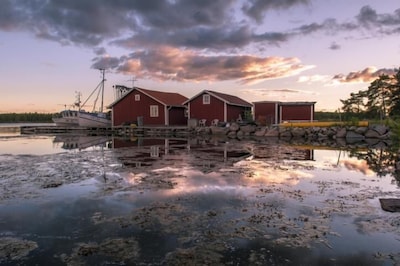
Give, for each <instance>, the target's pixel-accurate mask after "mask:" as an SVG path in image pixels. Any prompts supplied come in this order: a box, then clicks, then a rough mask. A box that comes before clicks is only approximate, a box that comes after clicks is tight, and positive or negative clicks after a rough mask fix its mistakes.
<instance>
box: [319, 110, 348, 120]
mask: <svg viewBox="0 0 400 266" xmlns="http://www.w3.org/2000/svg"><path fill="white" fill-rule="evenodd" d="M341 116H342V115H341V114H339V113H338V112H315V113H314V119H315V120H318V121H340V120H342V119H343V117H341Z"/></svg>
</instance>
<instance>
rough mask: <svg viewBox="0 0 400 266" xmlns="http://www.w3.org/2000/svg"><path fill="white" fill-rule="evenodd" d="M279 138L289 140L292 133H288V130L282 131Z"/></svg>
mask: <svg viewBox="0 0 400 266" xmlns="http://www.w3.org/2000/svg"><path fill="white" fill-rule="evenodd" d="M279 137H281V138H291V137H292V132H290V131H289V130H286V131H283V132H281V133H279Z"/></svg>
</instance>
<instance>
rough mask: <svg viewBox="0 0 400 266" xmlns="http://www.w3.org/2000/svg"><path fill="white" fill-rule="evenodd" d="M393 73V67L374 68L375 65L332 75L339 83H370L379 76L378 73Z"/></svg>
mask: <svg viewBox="0 0 400 266" xmlns="http://www.w3.org/2000/svg"><path fill="white" fill-rule="evenodd" d="M383 74H386V75H393V74H395V70H394V69H376V68H375V67H367V68H365V69H364V70H361V71H356V72H350V73H349V74H347V75H343V74H337V75H335V76H334V77H333V80H336V81H339V82H341V83H363V82H366V83H370V82H372V81H374V80H375V79H377V78H379V76H380V75H383Z"/></svg>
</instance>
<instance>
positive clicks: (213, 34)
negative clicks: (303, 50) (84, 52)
mask: <svg viewBox="0 0 400 266" xmlns="http://www.w3.org/2000/svg"><path fill="white" fill-rule="evenodd" d="M310 2H311V0H269V1H266V0H247V1H239V0H203V1H198V0H169V1H167V0H166V1H162V0H146V1H144V0H113V1H111V0H0V30H3V31H27V32H31V33H33V34H34V35H35V36H37V37H38V38H43V39H47V40H51V41H55V42H58V43H60V44H62V45H77V46H85V47H90V48H91V49H92V50H93V52H94V54H95V55H96V58H95V59H94V61H93V65H92V67H94V68H99V67H101V68H112V69H115V70H116V71H121V72H129V71H138V72H139V73H141V75H143V76H146V77H148V78H153V77H154V78H157V79H162V80H168V79H171V80H179V81H186V80H197V81H198V80H202V79H203V80H212V81H214V80H228V79H237V80H240V81H242V82H253V81H257V80H262V79H269V78H277V77H285V76H288V75H293V74H295V73H299V71H301V70H305V69H307V68H309V67H308V66H303V65H301V63H300V62H299V59H297V58H281V57H273V56H272V57H261V56H258V57H257V56H253V55H244V54H243V49H246V48H248V47H251V46H252V45H254V46H257V45H258V47H261V46H267V45H275V46H280V45H281V44H283V43H285V42H288V41H291V40H292V39H293V38H300V37H304V36H307V35H310V34H316V33H324V34H329V35H334V34H336V33H339V32H348V31H355V30H357V29H361V28H362V29H369V30H371V31H377V32H381V33H382V32H384V33H385V34H398V33H399V28H400V10H396V11H394V13H393V14H379V13H378V12H376V11H375V10H373V9H372V8H371V7H369V6H365V7H363V8H361V10H360V12H359V14H358V15H357V16H356V17H355V19H354V20H353V21H350V22H349V21H346V22H344V23H343V22H338V21H336V20H335V19H333V18H328V19H325V20H324V21H322V22H313V23H308V24H304V25H300V26H298V27H296V28H292V29H287V30H285V31H280V32H277V31H273V30H272V31H264V32H263V31H262V28H258V25H255V24H254V23H252V22H253V19H254V20H256V21H257V22H262V21H263V17H264V16H265V15H266V14H267V13H266V12H267V11H272V10H277V9H278V10H284V9H288V8H291V7H293V6H299V5H308V4H309V3H310ZM243 3H244V4H243ZM243 15H244V16H243ZM383 26H384V28H382V27H383ZM110 44H111V45H114V46H117V47H119V48H125V49H126V50H128V51H129V52H132V51H136V52H134V53H131V54H129V55H125V56H122V57H112V56H108V55H107V54H106V50H105V49H104V48H103V47H106V46H107V45H110ZM263 48H264V47H263ZM330 48H331V49H337V48H338V46H337V45H333V44H332V45H331V47H330ZM161 51H162V52H165V53H166V54H162V53H161ZM208 52H212V53H213V54H214V56H206V53H208ZM170 54H173V57H170ZM221 54H223V55H225V56H221ZM227 54H229V56H226V55H227ZM277 62H278V63H277ZM221 70H223V71H221Z"/></svg>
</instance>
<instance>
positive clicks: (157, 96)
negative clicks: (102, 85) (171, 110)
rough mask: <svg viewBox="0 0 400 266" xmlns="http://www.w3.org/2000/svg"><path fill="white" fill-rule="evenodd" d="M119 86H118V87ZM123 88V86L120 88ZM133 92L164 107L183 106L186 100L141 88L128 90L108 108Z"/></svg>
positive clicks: (176, 94) (172, 94) (173, 93)
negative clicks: (141, 94) (139, 93)
mask: <svg viewBox="0 0 400 266" xmlns="http://www.w3.org/2000/svg"><path fill="white" fill-rule="evenodd" d="M118 86H120V85H118ZM120 87H124V86H120ZM133 91H139V92H141V93H143V94H145V95H147V96H148V97H150V98H152V99H153V100H155V101H157V102H159V103H161V104H163V105H165V106H183V102H185V101H186V100H187V99H188V98H187V97H185V96H183V95H181V94H179V93H175V92H162V91H153V90H147V89H143V88H138V87H134V88H132V89H130V90H129V91H128V92H127V93H126V94H125V95H123V96H122V97H121V98H119V99H117V100H116V101H114V102H113V103H111V104H110V105H109V108H111V107H113V106H114V105H115V104H117V103H118V102H120V101H121V100H122V99H123V98H125V97H126V96H128V95H129V94H131V93H132V92H133Z"/></svg>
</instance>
